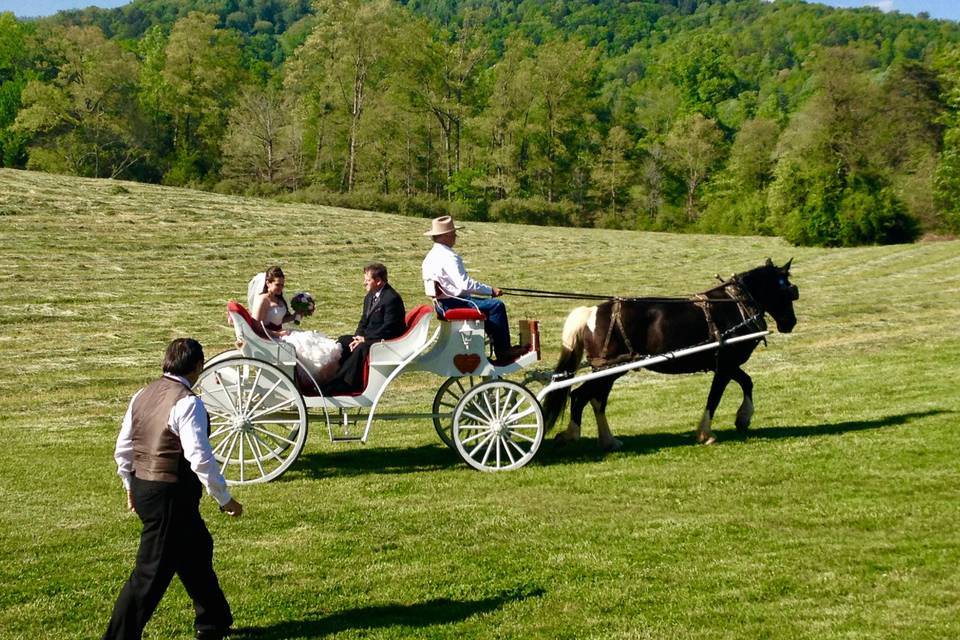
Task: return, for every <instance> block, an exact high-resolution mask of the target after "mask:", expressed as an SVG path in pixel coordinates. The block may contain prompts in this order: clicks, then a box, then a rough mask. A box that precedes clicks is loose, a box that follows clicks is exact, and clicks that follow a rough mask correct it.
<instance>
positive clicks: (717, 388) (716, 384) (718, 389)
mask: <svg viewBox="0 0 960 640" xmlns="http://www.w3.org/2000/svg"><path fill="white" fill-rule="evenodd" d="M730 378H731V375H730V372H729V371H727V370H726V369H717V371H716V373H714V374H713V382H712V383H710V394H709V395H708V396H707V408H706V409H704V410H703V417H702V418H700V424H699V425H698V426H697V442H699V443H700V444H713V443H714V442H716V441H717V439H716V437H715V436H714V435H713V431H711V430H710V425H711V424H712V423H713V414H714V413H716V411H717V407H718V406H720V399H721V398H722V397H723V392H724V390H725V389H726V388H727V385H728V384H730Z"/></svg>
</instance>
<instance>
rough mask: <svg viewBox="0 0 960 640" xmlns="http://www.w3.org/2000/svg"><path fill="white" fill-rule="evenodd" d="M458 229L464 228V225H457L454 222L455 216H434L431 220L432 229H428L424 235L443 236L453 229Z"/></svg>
mask: <svg viewBox="0 0 960 640" xmlns="http://www.w3.org/2000/svg"><path fill="white" fill-rule="evenodd" d="M457 229H463V227H460V226H457V225H455V224H454V223H453V218H451V217H450V216H440V217H439V218H434V219H433V220H431V225H430V231H427V232H426V233H424V234H423V235H425V236H442V235H446V234H448V233H450V232H451V231H456V230H457Z"/></svg>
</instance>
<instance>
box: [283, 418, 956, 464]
mask: <svg viewBox="0 0 960 640" xmlns="http://www.w3.org/2000/svg"><path fill="white" fill-rule="evenodd" d="M948 413H954V412H953V411H949V410H946V409H930V410H928V411H917V412H912V413H903V414H898V415H891V416H884V417H882V418H875V419H873V420H849V421H846V422H836V423H833V424H813V425H795V426H785V427H760V428H756V429H750V430H749V431H748V432H747V433H746V434H741V433H739V432H737V431H736V430H734V429H718V430H714V435H716V436H717V441H718V443H719V444H723V443H724V442H729V441H737V440H745V439H749V438H764V439H768V440H776V439H780V438H804V437H809V436H824V435H837V434H841V433H850V432H854V431H866V430H869V429H882V428H885V427H896V426H900V425H904V424H907V423H909V422H911V421H912V420H918V419H920V418H926V417H930V416H936V415H942V414H948ZM555 432H556V430H555ZM555 432H551V433H550V434H547V436H546V438H545V439H544V442H543V444H542V445H541V447H540V450H539V451H538V452H537V455H536V458H535V459H534V461H533V462H532V463H531V464H539V465H544V466H549V465H554V464H574V463H581V462H599V461H600V460H603V459H604V458H605V457H606V455H607V454H606V453H605V452H604V451H602V450H601V449H600V448H599V447H598V446H597V439H596V436H595V435H593V436H590V435H588V436H586V437H584V438H582V439H581V440H579V441H577V442H572V443H568V444H564V445H559V444H558V443H557V442H556V441H554V440H553V433H555ZM614 434H615V435H616V436H617V438H619V439H620V441H621V442H623V449H621V450H620V452H619V453H620V454H624V453H626V454H628V455H629V454H633V455H643V454H647V453H652V452H654V451H659V450H661V449H670V448H673V447H689V446H690V445H692V444H694V438H693V432H690V431H688V432H685V433H641V434H627V435H619V434H616V432H614ZM346 446H347V447H350V446H351V445H349V444H348V445H346ZM457 467H462V468H464V469H467V467H466V465H465V464H464V463H463V461H462V460H461V459H460V456H459V455H457V453H456V452H455V451H452V450H451V449H449V448H447V447H445V446H443V445H441V444H439V442H438V443H437V444H428V445H421V446H419V447H389V448H366V447H363V446H362V445H359V446H356V447H353V448H350V449H346V448H344V449H340V450H338V451H330V452H316V453H309V454H304V455H301V456H300V457H299V459H298V460H297V462H296V463H295V464H294V466H293V467H292V468H291V469H290V472H289V473H287V474H286V475H285V476H284V477H283V478H280V479H279V480H278V481H280V482H282V481H283V480H284V479H286V480H294V479H296V478H298V477H301V476H306V477H307V478H329V477H337V476H341V477H342V476H354V475H360V474H401V473H419V472H421V471H438V470H442V469H450V468H457Z"/></svg>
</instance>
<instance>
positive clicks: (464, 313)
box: [437, 305, 487, 322]
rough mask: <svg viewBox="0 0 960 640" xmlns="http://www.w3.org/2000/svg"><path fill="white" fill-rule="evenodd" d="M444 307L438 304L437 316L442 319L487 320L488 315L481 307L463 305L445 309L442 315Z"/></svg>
mask: <svg viewBox="0 0 960 640" xmlns="http://www.w3.org/2000/svg"><path fill="white" fill-rule="evenodd" d="M441 311H442V308H441V307H440V306H439V305H438V306H437V317H438V318H440V319H441V320H447V321H448V322H449V321H451V320H486V319H487V316H485V315H484V314H483V312H482V311H480V310H479V309H474V308H473V307H462V308H459V309H447V310H446V311H443V315H441Z"/></svg>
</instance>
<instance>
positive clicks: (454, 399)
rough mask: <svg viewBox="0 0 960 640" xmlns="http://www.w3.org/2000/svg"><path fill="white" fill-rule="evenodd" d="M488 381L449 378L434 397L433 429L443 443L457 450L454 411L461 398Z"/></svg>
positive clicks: (469, 378)
mask: <svg viewBox="0 0 960 640" xmlns="http://www.w3.org/2000/svg"><path fill="white" fill-rule="evenodd" d="M484 380H487V378H480V377H477V376H469V377H467V378H461V377H456V378H447V379H446V380H444V381H443V384H441V385H440V389H438V390H437V395H435V396H434V397H433V414H434V415H433V428H434V429H436V430H437V435H438V436H440V439H441V440H443V443H444V444H445V445H447V446H448V447H450V448H451V449H454V450H456V447H455V446H454V444H453V410H454V409H456V408H457V404H458V403H459V402H460V398H462V397H463V394H465V393H466V392H467V389H470V388H471V387H473V386H474V385H476V384H479V383H481V382H483V381H484Z"/></svg>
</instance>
